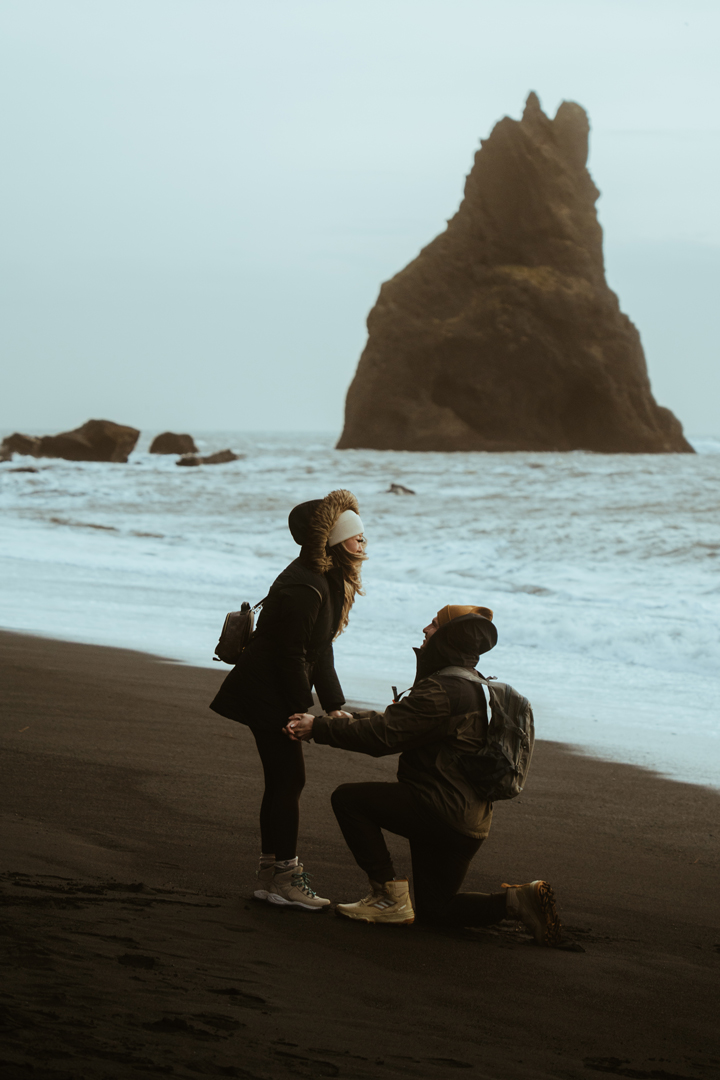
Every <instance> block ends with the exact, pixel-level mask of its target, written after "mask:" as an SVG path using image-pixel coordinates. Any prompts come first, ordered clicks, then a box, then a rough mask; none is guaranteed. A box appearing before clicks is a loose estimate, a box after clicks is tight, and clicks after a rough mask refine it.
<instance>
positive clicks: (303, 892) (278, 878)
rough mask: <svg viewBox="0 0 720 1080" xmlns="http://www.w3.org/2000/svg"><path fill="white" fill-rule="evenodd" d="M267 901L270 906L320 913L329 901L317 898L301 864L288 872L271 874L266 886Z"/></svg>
mask: <svg viewBox="0 0 720 1080" xmlns="http://www.w3.org/2000/svg"><path fill="white" fill-rule="evenodd" d="M267 900H268V902H269V903H270V904H278V905H279V906H280V907H299V908H302V909H303V910H304V911H322V910H323V908H326V907H328V905H329V904H330V901H329V900H324V899H323V897H322V896H317V894H316V893H315V891H314V890H313V889H311V888H310V882H309V878H308V875H307V874H306V873H305V871H304V870H303V865H302V863H298V864H297V866H291V867H290V869H289V870H283V872H282V873H281V874H278V873H277V872H276V873H274V874H273V876H272V880H271V882H270V884H269V886H268V895H267Z"/></svg>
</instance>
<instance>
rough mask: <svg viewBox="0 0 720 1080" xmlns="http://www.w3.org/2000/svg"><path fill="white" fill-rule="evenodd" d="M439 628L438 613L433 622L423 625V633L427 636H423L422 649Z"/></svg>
mask: <svg viewBox="0 0 720 1080" xmlns="http://www.w3.org/2000/svg"><path fill="white" fill-rule="evenodd" d="M437 629H438V621H437V615H436V616H435V618H434V619H433V621H432V622H431V623H428V625H427V626H424V627H423V634H424V635H425V637H424V638H423V643H422V645H421V646H420V647H421V648H422V649H424V648H425V646H426V645H427V643H428V641H429V640H430V638H431V637H432V636H433V634H434V633H435V631H436V630H437Z"/></svg>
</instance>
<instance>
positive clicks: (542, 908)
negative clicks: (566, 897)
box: [503, 881, 562, 948]
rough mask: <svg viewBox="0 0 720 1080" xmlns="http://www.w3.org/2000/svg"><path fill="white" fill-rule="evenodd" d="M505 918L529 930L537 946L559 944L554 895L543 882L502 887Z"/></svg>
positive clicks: (559, 923)
mask: <svg viewBox="0 0 720 1080" xmlns="http://www.w3.org/2000/svg"><path fill="white" fill-rule="evenodd" d="M503 889H507V918H508V919H517V920H518V922H521V923H523V924H524V925H525V927H526V928H527V929H528V930H529V931H530V933H531V934H532V936H533V937H534V938H535V943H536V944H537V945H548V946H550V947H551V948H552V947H553V946H556V945H559V944H560V933H561V930H562V923H561V922H560V919H559V918H558V915H557V912H556V910H555V894H554V893H553V891H552V888H551V886H550V885H549V884H548V883H547V881H530V882H528V884H527V885H506V884H505V883H503Z"/></svg>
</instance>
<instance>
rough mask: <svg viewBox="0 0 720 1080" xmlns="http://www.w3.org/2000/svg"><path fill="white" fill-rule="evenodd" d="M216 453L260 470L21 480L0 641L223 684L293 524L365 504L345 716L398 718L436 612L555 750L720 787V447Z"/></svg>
mask: <svg viewBox="0 0 720 1080" xmlns="http://www.w3.org/2000/svg"><path fill="white" fill-rule="evenodd" d="M202 444H203V449H206V450H216V449H221V448H222V447H224V446H228V445H231V446H233V447H234V448H235V449H236V450H238V451H240V452H241V453H243V454H244V455H245V457H244V458H243V459H242V460H240V461H237V462H235V463H233V464H230V465H222V466H212V467H204V468H197V469H193V468H177V467H176V465H175V459H174V458H170V457H158V456H155V455H150V454H149V453H147V452H146V449H143V448H146V447H147V445H148V439H147V438H146V439H144V440H143V442H142V444H141V448H140V450H139V451H138V452H136V453H135V454H133V456H132V457H131V459H130V463H129V464H128V465H109V464H99V463H89V464H81V463H78V464H76V463H71V462H65V461H55V460H40V461H34V460H33V459H27V458H19V457H17V456H16V457H15V459H14V460H13V461H12V462H9V463H5V464H3V465H1V466H0V506H1V507H2V510H3V515H2V521H1V523H0V540H1V542H2V543H1V551H2V555H1V556H0V559H1V561H2V572H3V589H2V592H3V596H2V612H1V613H0V624H1V625H2V626H4V627H6V628H9V629H16V630H24V631H30V632H36V633H43V634H46V635H48V636H55V637H64V638H69V639H72V640H76V641H87V642H96V643H102V644H108V645H121V646H125V647H130V648H136V649H142V650H145V651H148V652H152V653H155V654H158V655H161V656H167V657H172V658H176V659H179V660H183V661H187V662H190V663H195V664H209V663H210V657H211V655H212V651H213V648H214V645H215V642H216V640H217V635H218V630H219V626H220V624H221V622H222V618H223V616H224V614H225V612H226V611H227V610H230V609H231V608H235V607H237V606H239V603H240V601H241V600H244V599H248V600H251V601H256V600H259V599H260V598H261V597H262V596H263V595H264V594H265V592H266V590H267V588H268V586H269V584H270V582H271V581H272V579H273V578H274V577H275V575H276V574H277V573H278V572H279V571H280V570H281V569H282V567H283V566H284V565H285V564H286V563H287V562H288V561H290V559H292V558H294V557H295V555H296V554H297V548H296V547H295V545H294V544H293V541H292V539H291V538H290V536H289V533H288V531H287V527H286V520H287V514H288V511H289V510H290V508H291V507H292V506H293V505H294V504H295V503H297V502H300V501H302V500H304V499H310V498H315V497H318V496H321V495H323V494H325V493H326V492H327V491H329V490H330V489H332V488H334V487H349V488H351V489H352V490H353V491H354V492H355V493H356V494H357V496H358V498H359V500H360V504H361V510H362V515H363V520H364V522H365V524H366V530H367V535H368V537H369V541H370V545H369V549H368V551H369V554H370V556H371V559H370V561H369V562H368V563H367V565H366V568H365V574H364V577H365V582H366V592H367V595H366V597H364V598H362V599H361V600H359V602H358V604H357V605H356V607H355V609H354V611H353V617H352V622H351V626H350V629H349V630H348V632H347V633H346V634H345V635H343V637H342V638H341V639H340V640H339V642H338V643H337V646H336V654H337V666H338V670H339V672H340V674H341V677H342V681H343V685H344V688H345V692H346V694H347V696H348V698H349V699H354V700H361V701H371V702H373V703H376V704H378V705H381V704H386V703H387V700H388V697H389V687H390V685H391V684H395V685H397V686H400V687H402V688H404V687H406V686H408V685H410V683H411V682H412V678H413V657H412V653H411V650H410V646H411V645H412V644H417V643H418V642H419V639H420V637H421V634H420V628H421V627H422V626H424V625H425V623H426V622H427V621H428V620H429V618H430V617H431V616H432V614H433V613H434V612H435V611H436V610H437V609H438V608H439V607H441V606H442V605H444V604H446V603H481V604H486V605H488V606H490V607H492V608H494V610H495V612H496V622H497V624H498V628H499V632H500V640H499V643H498V646H497V648H496V650H495V651H494V652H493V653H492V654H491V655H490V656H489V657H487V658H486V659H485V658H484V659H483V662H482V664H481V667H482V669H483V670H484V671H486V672H487V673H490V674H494V675H497V676H499V677H500V678H502V679H505V680H507V681H509V682H512V683H513V684H514V685H516V686H517V687H518V688H519V689H521V690H522V691H523V692H524V693H526V694H527V696H528V697H530V699H531V700H532V702H533V705H534V707H535V711H536V717H537V726H538V734H539V735H540V736H541V737H544V738H548V739H557V740H560V741H563V742H569V743H573V744H575V745H578V746H580V747H583V748H585V749H589V750H591V751H593V752H595V753H598V754H601V755H603V756H606V757H609V758H613V759H616V760H623V761H629V762H634V763H637V764H641V765H644V766H647V767H651V768H655V769H658V770H660V771H662V772H664V773H666V774H668V775H672V776H675V777H678V778H682V779H686V780H691V781H694V782H699V783H706V784H711V785H713V786H716V787H720V709H719V708H718V696H719V692H720V618H719V616H720V572H719V571H720V529H718V524H719V520H718V519H719V518H720V499H719V497H718V495H719V489H720V442H718V441H717V440H713V439H703V440H697V442H696V446H697V449H698V450H699V451H700V452H699V453H698V454H697V455H682V454H678V455H673V454H669V455H647V456H646V455H642V456H639V455H631V456H630V455H607V456H606V455H595V454H584V453H572V454H529V453H515V454H410V453H384V452H371V451H342V452H339V451H336V450H333V449H332V441H331V440H330V438H328V437H317V436H311V435H310V436H302V435H292V436H287V437H279V436H263V435H259V436H248V435H237V434H227V433H226V434H213V435H212V436H207V437H206V438H205V439H203V440H202ZM22 467H35V468H37V469H38V472H36V473H28V472H16V471H14V470H16V469H18V468H22ZM390 483H398V484H403V485H405V486H406V487H408V488H410V489H412V490H413V491H414V492H415V495H395V494H391V493H389V492H388V488H389V485H390Z"/></svg>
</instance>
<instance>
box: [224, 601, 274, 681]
mask: <svg viewBox="0 0 720 1080" xmlns="http://www.w3.org/2000/svg"><path fill="white" fill-rule="evenodd" d="M266 600H267V596H266V597H264V598H263V599H262V600H260V601H258V603H257V604H255V607H250V605H249V604H248V602H247V600H243V602H242V604H241V605H240V610H239V611H229V612H228V614H227V615H226V616H225V622H224V623H223V628H222V630H221V631H220V640H219V641H218V643H217V645H216V646H215V655H214V656H213V660H217V661H218V663H223V664H237V662H238V660H239V659H240V655H241V653H242V651H243V649H244V648H245V646H246V645H247V643H248V641H249V640H250V637H251V635H252V632H253V630H254V628H255V612H256V611H257V609H258V608H259V607H262V605H263V604H264V603H265V601H266Z"/></svg>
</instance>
